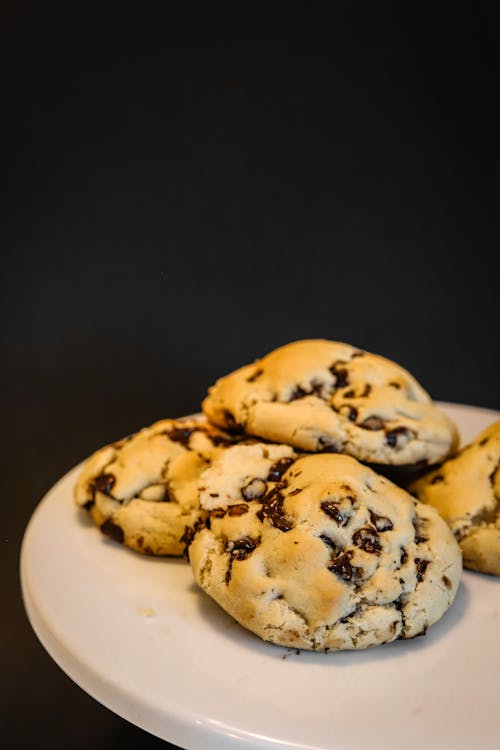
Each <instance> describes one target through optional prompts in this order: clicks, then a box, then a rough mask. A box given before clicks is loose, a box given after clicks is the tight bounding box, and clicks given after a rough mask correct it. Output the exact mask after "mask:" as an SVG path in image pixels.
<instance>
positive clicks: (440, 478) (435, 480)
mask: <svg viewBox="0 0 500 750" xmlns="http://www.w3.org/2000/svg"><path fill="white" fill-rule="evenodd" d="M439 482H444V477H443V475H442V474H436V476H435V477H432V479H431V481H430V484H439Z"/></svg>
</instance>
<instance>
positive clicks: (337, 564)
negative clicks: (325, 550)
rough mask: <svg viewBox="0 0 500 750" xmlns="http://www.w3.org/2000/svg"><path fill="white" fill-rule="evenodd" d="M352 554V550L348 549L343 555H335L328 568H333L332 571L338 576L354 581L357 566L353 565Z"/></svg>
mask: <svg viewBox="0 0 500 750" xmlns="http://www.w3.org/2000/svg"><path fill="white" fill-rule="evenodd" d="M352 554H353V553H352V552H350V551H347V552H344V554H343V555H340V556H339V557H335V558H334V559H333V560H331V561H330V563H329V565H328V570H331V571H332V573H336V574H337V575H338V576H340V577H341V578H343V579H344V581H352V579H353V577H354V576H355V575H356V571H357V568H355V567H354V566H353V565H351V560H352Z"/></svg>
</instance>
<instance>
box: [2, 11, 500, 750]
mask: <svg viewBox="0 0 500 750" xmlns="http://www.w3.org/2000/svg"><path fill="white" fill-rule="evenodd" d="M42 5H43V6H44V7H43V8H42V7H41V6H42ZM70 5H72V4H70ZM146 5H147V4H146ZM348 5H349V4H343V3H339V4H337V5H336V6H334V7H336V10H335V12H334V13H333V15H332V17H326V16H322V15H321V13H319V12H318V11H316V12H313V11H310V12H307V13H305V12H304V11H302V12H301V13H300V14H297V15H296V16H293V15H291V13H290V11H289V10H287V12H286V16H283V15H281V16H278V15H277V16H276V17H275V18H272V17H270V16H269V15H268V14H267V13H266V14H264V13H263V14H262V15H261V16H260V17H258V16H250V15H249V14H248V15H245V14H244V13H243V12H240V13H238V14H234V13H232V14H229V15H228V14H224V15H221V16H220V17H216V15H215V12H214V11H213V10H211V11H210V12H209V13H207V15H206V17H201V16H199V15H198V13H197V11H195V9H194V8H190V9H188V11H187V12H186V17H185V18H181V17H180V16H175V17H174V16H171V17H170V18H168V17H167V18H164V19H162V18H160V17H159V16H157V15H155V14H154V13H153V12H152V11H151V8H150V7H149V8H148V7H144V8H143V9H140V8H139V4H137V5H136V6H135V10H134V11H127V10H124V8H123V6H121V7H119V6H117V8H118V7H119V10H118V9H116V10H114V11H111V10H110V6H107V7H108V13H107V14H104V13H103V11H102V8H101V9H99V10H97V9H96V11H95V12H91V11H89V10H88V8H86V10H85V11H84V12H83V11H80V10H76V9H74V8H73V9H68V8H66V9H64V10H61V9H55V8H52V9H51V7H50V4H49V6H47V4H39V6H35V4H33V6H34V7H32V6H31V5H30V4H28V3H15V2H13V3H10V4H8V3H7V4H5V3H3V4H2V10H1V11H0V18H1V49H2V55H3V57H4V60H3V62H2V78H3V81H2V90H1V102H2V104H1V107H2V118H1V119H2V122H1V128H2V133H3V135H2V147H3V148H2V161H3V164H4V168H3V169H2V174H3V176H4V179H3V180H2V182H3V185H4V195H3V199H2V203H1V211H2V222H1V229H0V243H1V249H2V269H1V288H0V301H1V306H2V321H1V322H2V338H1V342H2V372H1V378H2V383H1V404H0V408H1V413H2V453H1V455H2V463H3V466H2V472H1V473H2V481H3V487H2V503H3V509H4V511H3V514H2V517H3V519H4V525H3V531H2V534H1V538H0V541H1V547H0V550H1V555H2V560H1V568H0V569H1V571H2V591H3V595H4V601H3V604H2V616H1V618H0V633H1V640H0V647H1V650H2V654H1V665H2V668H1V670H0V675H1V676H0V680H1V682H0V717H1V724H0V727H1V737H2V740H3V741H6V742H7V743H8V745H9V747H19V748H25V747H32V745H33V744H34V742H37V741H40V738H43V739H44V742H45V743H46V744H47V746H49V744H50V745H51V746H52V747H68V746H71V747H73V748H88V747H90V746H91V747H93V748H120V749H121V750H122V749H123V748H128V747H133V746H134V747H135V746H136V745H137V744H138V745H139V746H140V747H145V748H146V747H147V748H149V747H160V745H161V746H163V747H166V745H165V744H163V743H161V742H160V741H159V740H157V739H155V738H153V737H152V736H150V735H147V734H146V733H144V732H142V731H140V730H139V729H136V728H135V727H132V726H131V725H129V724H127V722H125V721H123V720H122V719H120V718H118V717H116V716H114V715H113V714H112V713H111V712H109V711H108V710H107V709H105V708H103V707H101V706H100V705H99V704H97V703H96V702H95V701H93V700H92V699H91V698H90V697H88V696H87V695H86V694H85V693H83V691H81V690H80V689H79V688H78V687H76V686H75V685H74V684H73V683H72V682H71V681H70V680H69V679H68V678H66V676H65V675H64V674H63V673H62V672H61V671H60V670H59V668H58V667H57V666H56V665H55V664H54V663H53V662H52V661H51V659H50V658H49V657H48V655H46V653H45V651H44V650H43V648H42V647H41V646H40V645H39V643H38V641H37V640H36V638H35V636H34V634H33V632H32V631H31V628H30V626H29V624H28V622H27V620H26V618H25V615H24V610H23V608H22V603H21V599H20V593H19V584H18V572H17V571H18V559H19V545H20V542H21V539H22V535H23V532H24V528H25V526H26V523H27V522H28V519H29V517H30V515H31V513H32V512H33V510H34V508H35V506H36V505H37V503H38V502H39V500H40V499H41V497H42V496H43V494H44V493H45V492H46V491H47V490H48V489H49V488H50V486H51V485H52V484H53V483H54V482H55V481H56V480H57V479H58V478H59V477H60V476H61V475H62V474H63V473H64V472H66V471H67V470H68V469H69V468H71V467H72V466H74V465H75V464H76V463H78V462H79V461H81V460H82V459H83V458H84V457H85V456H87V455H88V454H89V453H90V452H91V451H93V450H95V449H96V448H98V447H100V446H101V445H102V444H104V443H106V442H108V441H111V440H114V439H116V438H118V437H121V436H123V435H125V434H128V433H130V432H132V431H134V430H136V429H138V428H140V427H142V426H144V425H146V424H148V423H150V422H152V421H154V420H156V419H158V418H161V417H173V416H179V415H182V414H186V413H191V412H193V411H196V410H197V409H198V408H199V403H200V400H201V399H202V397H203V396H204V393H205V390H206V388H207V386H208V385H209V384H210V383H211V382H212V381H213V380H214V379H215V378H216V377H218V376H219V375H221V374H223V373H225V372H227V371H229V370H231V369H233V368H235V367H237V366H240V365H242V364H245V363H247V362H249V361H250V360H252V359H254V358H255V357H258V356H261V355H263V354H265V353H266V352H267V351H269V350H270V349H272V348H274V347H275V346H278V345H280V344H283V343H286V342H288V341H291V340H294V339H299V338H304V337H325V338H330V339H335V340H341V341H347V342H349V343H352V344H355V345H357V346H360V347H363V348H366V349H368V350H371V351H375V352H378V353H380V354H383V355H385V356H387V357H389V358H392V359H394V360H396V361H397V362H399V363H400V364H402V365H403V366H405V367H406V368H408V369H409V370H410V371H411V372H412V373H413V374H414V375H415V376H416V377H417V379H418V380H419V381H420V382H421V384H422V385H423V386H424V387H425V388H426V389H427V390H428V391H429V392H430V393H431V395H432V396H433V397H435V398H436V399H441V400H446V401H456V402H460V403H470V404H476V405H479V406H485V407H490V408H500V389H499V386H498V383H499V349H498V334H497V330H498V312H497V311H498V271H497V270H496V268H497V266H498V262H496V263H495V259H497V260H498V237H497V235H498V208H497V206H498V194H497V190H496V188H497V182H498V163H497V160H496V142H497V134H498V119H497V118H496V116H495V103H496V100H497V98H498V89H497V81H496V78H495V73H494V67H495V64H496V63H497V62H498V60H497V54H496V48H495V47H496V41H495V40H496V39H497V38H498V37H497V31H498V28H497V17H496V14H495V12H494V7H495V4H494V3H491V4H487V3H478V4H473V5H470V6H469V14H468V15H463V16H459V15H458V13H459V12H458V10H457V7H456V6H455V7H454V8H453V13H452V14H446V13H445V12H443V13H442V14H441V15H439V14H438V13H437V12H436V7H437V6H439V4H434V5H435V6H436V7H434V9H433V10H429V11H428V13H427V14H424V13H422V14H421V15H416V13H415V7H412V9H411V10H410V9H409V8H407V9H403V10H402V9H401V8H400V7H399V6H397V5H396V4H394V6H390V7H387V10H385V11H384V10H383V9H381V8H380V7H378V8H377V9H376V10H374V7H375V5H378V4H366V7H363V6H362V5H358V4H353V5H351V6H350V8H349V10H347V9H346V8H347V6H348ZM167 7H168V4H167ZM429 7H432V6H429ZM96 8H97V6H96ZM5 519H7V520H6V524H5ZM62 563H63V561H62Z"/></svg>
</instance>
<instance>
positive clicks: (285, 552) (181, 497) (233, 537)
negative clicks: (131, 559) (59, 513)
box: [75, 340, 463, 650]
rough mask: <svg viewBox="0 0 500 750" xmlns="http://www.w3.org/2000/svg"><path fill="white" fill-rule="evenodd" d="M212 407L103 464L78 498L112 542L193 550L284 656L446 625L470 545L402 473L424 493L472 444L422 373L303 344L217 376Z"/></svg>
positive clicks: (224, 600)
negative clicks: (420, 378)
mask: <svg viewBox="0 0 500 750" xmlns="http://www.w3.org/2000/svg"><path fill="white" fill-rule="evenodd" d="M202 411H203V415H200V416H199V417H192V418H186V419H178V420H163V421H161V422H157V423H156V424H155V425H152V426H151V427H148V428H146V429H144V430H142V431H140V432H139V433H137V434H136V435H133V436H131V437H130V438H127V439H125V440H123V441H120V442H118V443H116V444H114V445H112V446H107V447H105V448H103V449H101V450H100V451H97V453H95V454H94V455H93V456H92V457H91V458H90V459H89V460H88V462H87V463H86V464H85V466H84V468H83V470H82V472H81V474H80V477H79V479H78V482H77V485H76V488H75V497H76V501H77V503H78V504H79V505H80V506H82V507H85V508H87V509H88V510H89V511H90V513H91V514H92V517H93V518H94V520H95V522H96V523H97V524H98V525H99V526H100V527H101V529H102V530H103V532H105V533H107V534H109V535H111V536H112V537H113V538H114V539H116V540H118V541H121V542H123V543H125V544H126V545H128V546H129V547H131V548H133V549H134V550H136V551H139V552H144V553H149V554H155V555H180V554H182V553H183V552H185V553H186V556H187V557H188V559H189V561H190V565H191V568H192V571H193V575H194V578H195V580H196V581H197V583H198V584H199V586H200V587H201V588H202V589H203V590H204V591H205V592H206V593H208V594H209V595H210V596H211V597H212V598H213V599H214V600H215V601H217V602H218V603H219V604H220V605H221V606H222V607H223V608H224V609H225V610H226V611H227V612H228V613H229V614H230V615H231V616H232V617H234V619H236V620H237V621H238V622H239V623H240V624H241V625H243V627H245V628H247V629H248V630H250V631H252V632H253V633H255V634H256V635H258V636H260V637H261V638H263V639H264V640H266V641H270V642H273V643H276V644H279V645H283V646H290V647H296V648H307V649H334V650H336V649H354V648H365V647H367V646H374V645H377V644H380V643H386V642H389V641H392V640H395V639H397V638H412V637H414V636H416V635H419V634H421V633H424V632H425V630H426V629H427V628H428V627H429V626H430V625H432V624H433V623H434V622H436V620H438V619H439V618H440V617H441V616H442V615H443V613H444V612H445V611H446V609H447V608H448V607H449V606H450V605H451V603H452V602H453V599H454V597H455V593H456V590H457V587H458V584H459V580H460V575H461V567H462V561H461V552H460V548H459V546H458V544H457V541H456V540H455V537H454V535H453V533H452V531H451V530H450V527H449V526H448V524H447V523H446V522H445V520H443V518H442V517H441V515H440V513H438V512H437V511H436V510H435V509H434V508H433V507H432V505H431V504H430V503H427V498H426V497H424V495H423V493H422V499H424V500H426V502H425V503H421V502H419V501H418V500H417V499H416V497H413V496H412V495H411V494H410V493H409V492H408V491H407V490H405V489H404V488H403V487H402V486H398V485H397V484H396V483H395V482H394V481H391V479H389V478H388V477H392V479H396V480H397V481H398V482H399V483H400V484H401V483H402V482H408V481H410V480H411V481H413V482H414V483H415V485H414V486H415V490H414V491H415V492H417V491H418V494H419V496H420V494H421V488H422V487H423V486H424V483H425V482H426V481H427V482H430V483H431V486H435V485H436V482H434V483H433V484H432V477H431V478H430V479H428V478H427V473H424V472H428V470H429V468H431V469H432V468H433V467H435V466H439V465H441V464H442V462H443V461H446V460H447V459H448V457H449V456H451V455H453V454H454V453H455V452H456V449H457V445H458V434H457V430H456V428H455V426H454V425H453V423H452V422H451V421H450V420H449V419H448V418H447V417H446V415H444V414H443V413H442V412H441V411H440V410H439V409H438V408H437V407H436V405H435V404H434V403H433V402H432V400H431V399H430V397H429V396H428V394H427V393H426V392H425V391H424V390H423V389H422V387H421V386H420V385H419V384H418V383H417V381H416V380H415V379H414V378H413V377H412V376H411V375H410V374H409V373H408V372H407V371H406V370H404V369H403V368H401V367H400V366H398V365H397V364H395V363H394V362H391V361H389V360H387V359H385V358H383V357H380V356H378V355H375V354H370V353H367V352H364V351H361V350H359V349H356V348H355V347H352V346H349V345H348V344H342V343H338V342H331V341H324V340H310V341H298V342H294V343H292V344H289V345H287V346H284V347H281V348H280V349H277V350H275V351H274V352H271V353H270V354H268V355H267V356H265V357H263V358H262V359H261V360H259V361H258V362H254V363H253V364H250V365H247V366H245V367H242V368H241V369H239V370H237V371H236V372H233V373H230V374H229V375H226V376H225V377H223V378H221V379H220V380H218V381H217V383H215V385H213V386H212V387H211V388H210V389H209V391H208V394H207V397H206V398H205V400H204V401H203V404H202ZM454 460H455V461H456V459H454ZM439 471H440V470H439ZM421 475H423V476H421ZM443 484H444V482H443ZM412 487H413V485H412ZM438 510H439V508H438ZM447 520H449V519H447ZM462 546H463V545H462Z"/></svg>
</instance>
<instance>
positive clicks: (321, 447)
mask: <svg viewBox="0 0 500 750" xmlns="http://www.w3.org/2000/svg"><path fill="white" fill-rule="evenodd" d="M318 451H320V452H321V453H340V448H339V446H338V444H337V443H336V442H335V441H334V440H332V438H331V437H329V436H328V435H320V436H319V438H318Z"/></svg>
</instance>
